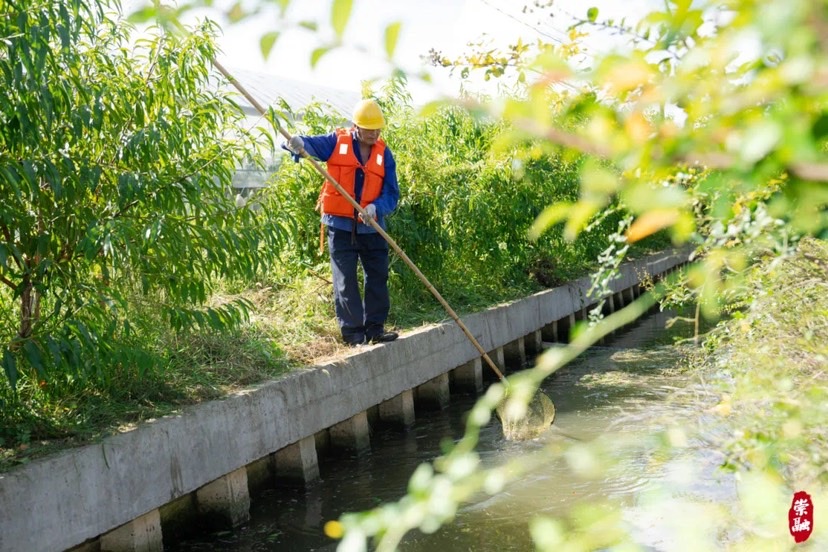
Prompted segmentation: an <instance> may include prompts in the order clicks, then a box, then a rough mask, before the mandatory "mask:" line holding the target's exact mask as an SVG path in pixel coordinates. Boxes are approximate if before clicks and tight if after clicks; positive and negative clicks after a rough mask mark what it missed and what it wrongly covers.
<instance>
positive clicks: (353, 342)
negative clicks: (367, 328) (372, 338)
mask: <svg viewBox="0 0 828 552" xmlns="http://www.w3.org/2000/svg"><path fill="white" fill-rule="evenodd" d="M343 341H344V342H345V345H346V346H347V347H359V346H360V345H365V344H366V343H367V342H368V341H367V340H366V339H365V336H364V335H363V336H360V337H359V338H356V337H354V336H350V337H349V338H348V339H344V338H343Z"/></svg>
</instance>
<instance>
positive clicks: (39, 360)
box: [23, 340, 46, 376]
mask: <svg viewBox="0 0 828 552" xmlns="http://www.w3.org/2000/svg"><path fill="white" fill-rule="evenodd" d="M23 354H25V355H26V360H27V361H29V364H30V365H31V366H32V367H33V368H34V369H35V370H37V374H38V375H39V376H42V375H43V374H45V372H46V366H45V365H44V364H43V353H42V352H41V350H40V347H38V345H37V343H35V342H34V341H32V340H29V341H27V342H26V343H25V344H24V345H23Z"/></svg>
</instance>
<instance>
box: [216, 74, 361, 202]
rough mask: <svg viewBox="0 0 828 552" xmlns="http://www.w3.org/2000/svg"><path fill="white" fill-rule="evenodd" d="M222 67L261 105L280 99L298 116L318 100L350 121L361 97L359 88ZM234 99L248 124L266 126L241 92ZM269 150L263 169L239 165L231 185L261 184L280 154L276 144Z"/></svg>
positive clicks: (347, 122)
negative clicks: (341, 87)
mask: <svg viewBox="0 0 828 552" xmlns="http://www.w3.org/2000/svg"><path fill="white" fill-rule="evenodd" d="M226 69H227V70H228V71H229V72H230V74H231V75H233V77H234V78H235V79H236V80H237V81H238V82H239V83H240V84H241V85H242V86H243V87H244V89H245V90H247V92H248V93H249V94H250V95H251V96H253V98H254V99H255V100H256V101H257V102H259V104H261V105H262V106H264V107H265V108H267V107H269V106H271V105H273V106H278V104H279V100H284V101H285V102H286V103H287V104H288V106H290V109H291V110H292V111H293V112H294V113H296V114H297V115H298V116H299V117H301V116H302V113H303V112H304V109H305V106H307V105H309V104H311V103H316V102H318V103H321V104H327V105H328V106H330V107H331V108H332V109H333V110H334V111H335V112H336V113H338V114H339V115H341V116H342V125H343V126H346V125H348V124H350V116H351V110H352V109H353V107H354V105H356V103H357V102H358V101H359V100H360V98H361V95H360V92H359V91H356V90H355V91H348V90H341V89H337V88H332V87H326V86H318V85H315V84H309V83H305V82H300V81H295V80H291V79H286V78H284V77H278V76H275V75H269V74H266V73H258V72H254V71H249V70H243V69H235V68H233V67H226ZM227 86H228V87H229V88H230V89H231V90H232V91H234V92H236V89H235V87H233V86H232V85H230V84H228V85H227ZM236 101H237V102H238V104H239V105H240V106H241V107H242V109H243V110H244V112H245V113H246V114H247V124H248V127H249V128H252V127H254V126H266V125H264V124H263V121H262V118H261V115H260V114H259V112H258V110H257V109H256V108H255V107H253V105H252V104H251V103H250V102H249V101H247V99H246V98H245V97H244V96H243V95H242V94H241V93H238V97H237V98H236ZM331 130H333V129H331ZM275 141H276V143H277V144H280V143H281V142H283V141H284V140H283V138H282V137H281V136H276V137H275ZM272 154H273V155H272V157H271V158H270V159H268V165H269V166H268V170H266V171H263V170H260V169H257V168H252V167H239V170H238V171H237V172H236V174H235V175H234V177H233V187H235V188H238V189H240V190H245V189H248V190H250V189H255V188H261V187H263V186H265V185H266V182H267V179H268V177H269V175H270V174H271V172H272V171H275V170H276V169H277V168H278V165H279V163H280V161H281V159H282V157H283V152H282V151H281V150H280V149H278V148H277V150H276V151H274V152H272Z"/></svg>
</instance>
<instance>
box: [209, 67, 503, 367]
mask: <svg viewBox="0 0 828 552" xmlns="http://www.w3.org/2000/svg"><path fill="white" fill-rule="evenodd" d="M213 65H215V67H216V69H218V70H219V72H220V73H221V74H222V75H224V76H225V78H227V80H229V81H230V84H232V85H233V86H234V87H236V90H238V91H239V92H241V94H242V96H244V97H245V98H246V99H247V101H249V102H250V104H251V105H252V106H253V107H255V108H256V109H257V110H258V111H259V113H261V114H262V115H264V114H265V113H266V111H267V110H266V109H265V108H264V107H263V106H262V105H261V104H260V103H259V102H258V101H256V98H254V97H253V96H252V95H250V93H249V92H248V91H247V90H246V89H245V88H244V86H242V85H241V83H240V82H239V81H237V80H236V79H235V77H233V75H231V74H230V72H229V71H227V69H225V68H224V66H223V65H221V64H220V63H219V62H218V61H217V60H216V59H213ZM277 129H278V130H279V132H280V133H281V134H282V136H284V137H285V139H286V140H288V141H290V138H291V136H290V133H288V131H286V130H285V129H284V128H282V126H281V125H277ZM299 153H300V155H301V156H302V157H304V158H305V159H307V160H308V161H309V162H310V164H311V165H313V167H314V168H315V169H316V170H317V171H319V173H320V174H321V175H322V176H324V177H325V178H326V179H327V180H328V182H330V183H331V184H332V185H333V187H334V188H335V189H336V191H337V192H339V194H340V195H341V196H342V197H344V198H345V199H346V200H348V203H350V204H351V206H352V207H353V208H354V209H356V210H357V212H358V213H359V214H361V215H362V220H363V221H366V222H367V223H368V224H370V225H371V228H373V229H374V230H376V231H377V233H378V234H379V235H380V236H382V239H384V240H385V241H386V242H388V245H389V246H391V249H393V250H394V252H395V253H396V254H397V255H398V256H399V257H400V258H401V259H402V260H403V261H404V262H405V264H407V265H408V267H409V268H410V269H411V270H412V271H414V274H416V275H417V278H419V279H420V281H421V282H422V283H423V284H425V286H426V288H428V291H430V292H431V294H432V295H433V296H434V297H435V298H436V299H437V301H439V302H440V304H441V305H442V306H443V308H444V309H445V310H446V312H447V313H448V314H449V316H451V318H452V319H453V320H454V321H455V322H456V323H457V325H458V326H459V327H460V329H461V330H463V333H464V334H466V337H468V338H469V341H471V342H472V344H473V345H474V346H475V348H476V349H477V351H478V352H479V353H480V356H482V357H483V359H484V360H485V361H486V364H488V365H489V368H491V369H492V370H493V371H494V373H495V374H497V377H498V378H500V380H501V381H503V382H504V383H505V382H506V378H504V377H503V373H502V372H501V371H500V370H499V369H498V367H497V365H496V364H495V363H494V361H493V360H492V359H491V357H489V354H488V353H487V352H486V350H485V349H484V348H483V346H482V345H480V342H479V341H477V339H476V338H475V337H474V335H472V333H471V332H470V331H469V329H468V328H467V327H466V325H465V324H464V323H463V321H462V320H461V319H460V317H459V316H457V313H456V312H454V309H453V308H451V305H449V304H448V302H447V301H446V300H445V299H443V296H442V295H440V292H439V291H437V288H435V287H434V286H433V285H431V282H429V281H428V278H426V277H425V275H424V274H423V273H422V272H420V269H419V268H417V265H415V264H414V262H413V261H412V260H411V259H409V258H408V255H406V254H405V251H403V250H402V249H400V246H399V245H397V242H395V241H394V239H393V238H391V236H389V235H388V233H387V232H386V231H385V230H383V229H382V227H381V226H380V225H379V224H378V223H377V221H375V220H374V218H373V217H369V216H368V215H367V213H365V211H364V210H363V209H362V207H361V206H360V204H359V203H357V202H356V200H355V199H354V198H353V197H351V196H350V195H348V192H346V191H345V189H344V188H342V186H340V184H339V182H337V181H336V179H334V177H332V176H331V175H330V174H329V173H328V171H327V170H326V169H325V168H324V167H323V166H322V164H321V163H319V161H317V160H316V159H314V158H313V157H310V156H309V155H308V154H307V152H305V151H304V150H302V151H301V152H299Z"/></svg>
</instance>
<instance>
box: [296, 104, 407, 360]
mask: <svg viewBox="0 0 828 552" xmlns="http://www.w3.org/2000/svg"><path fill="white" fill-rule="evenodd" d="M352 122H353V127H352V128H350V129H337V130H336V131H334V132H332V133H331V134H326V135H320V136H292V137H291V138H290V140H289V141H288V143H287V144H283V147H284V148H285V149H287V150H289V151H290V152H292V153H293V154H294V159H295V160H296V161H298V160H299V158H300V157H301V155H302V154H303V152H304V153H306V154H307V155H309V156H311V157H313V158H315V159H318V160H320V161H325V162H326V163H327V169H328V173H330V175H331V176H332V177H333V178H334V179H335V180H336V181H337V183H338V184H339V185H340V186H342V188H343V189H344V190H345V191H347V192H348V194H349V195H350V196H351V197H353V198H355V199H356V201H357V202H358V203H359V205H360V207H362V209H363V211H364V212H365V215H366V216H368V217H372V218H373V219H374V220H375V221H376V222H377V224H379V226H380V227H381V228H382V229H383V230H385V229H386V222H385V217H387V216H388V215H389V214H391V213H392V212H393V211H394V209H396V208H397V202H398V201H399V197H400V188H399V185H398V183H397V168H396V166H397V165H396V162H395V161H394V156H393V155H392V154H391V149H390V148H389V147H387V146H386V145H385V142H384V141H383V140H382V139H381V138H380V132H381V130H382V128H383V126H385V118H384V117H383V114H382V109H381V108H380V106H379V105H378V104H377V102H375V101H374V100H362V101H360V102H358V103H357V104H356V106H355V108H354V112H353V117H352ZM320 206H321V210H322V225H323V232H325V233H326V237H327V241H328V252H329V254H330V258H331V272H332V275H333V290H334V305H335V308H336V319H337V322H338V323H339V329H340V332H341V334H342V339H343V341H344V342H345V343H346V344H347V345H349V346H357V345H361V344H364V343H385V342H389V341H394V340H395V339H397V333H395V332H392V331H386V329H385V321H386V319H387V318H388V311H389V309H390V300H389V296H388V244H387V243H386V241H385V240H384V239H383V237H382V236H381V235H379V234H378V233H377V231H376V230H374V228H372V227H371V226H370V224H368V223H367V222H366V221H364V220H363V217H362V213H359V212H358V211H357V210H356V209H354V207H353V206H352V205H351V204H350V203H348V201H347V200H346V199H345V198H343V197H342V195H340V194H339V192H337V191H336V188H335V187H334V186H333V185H332V184H331V183H330V182H328V181H326V182H325V183H324V185H323V187H322V192H321V194H320ZM358 262H359V263H360V264H361V265H362V271H363V275H364V286H365V290H364V300H363V298H362V296H361V294H360V288H359V280H358V279H357V263H358Z"/></svg>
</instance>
